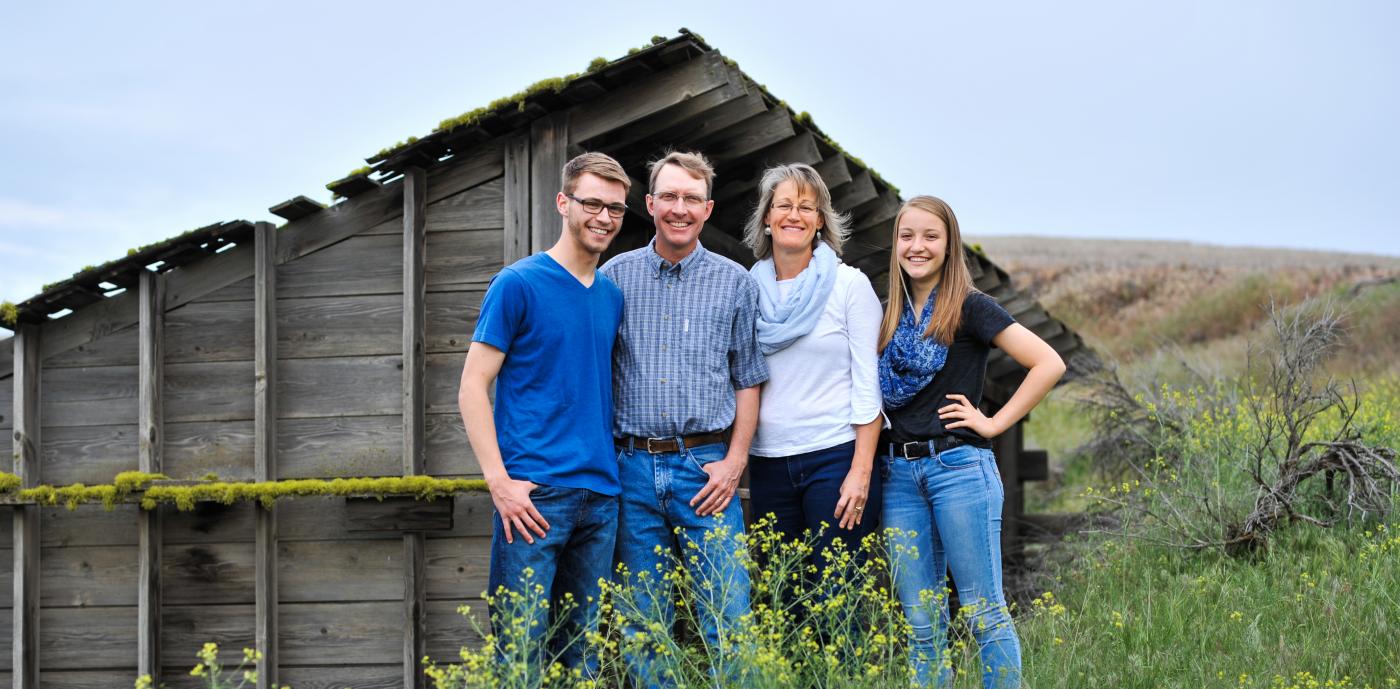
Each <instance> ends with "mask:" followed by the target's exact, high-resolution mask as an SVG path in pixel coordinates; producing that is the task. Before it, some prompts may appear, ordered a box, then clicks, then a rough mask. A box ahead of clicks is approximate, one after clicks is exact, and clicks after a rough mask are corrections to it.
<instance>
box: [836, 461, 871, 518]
mask: <svg viewBox="0 0 1400 689" xmlns="http://www.w3.org/2000/svg"><path fill="white" fill-rule="evenodd" d="M869 495H870V470H869V469H864V470H862V469H861V468H860V467H851V470H850V471H848V472H846V480H844V481H842V482H841V499H840V500H837V501H836V514H835V515H834V516H835V517H836V520H837V521H836V523H837V525H838V526H840V527H841V528H843V529H845V530H847V531H851V530H853V529H855V528H856V527H857V526H859V525H860V520H861V518H862V517H864V516H865V500H866V498H868V497H869Z"/></svg>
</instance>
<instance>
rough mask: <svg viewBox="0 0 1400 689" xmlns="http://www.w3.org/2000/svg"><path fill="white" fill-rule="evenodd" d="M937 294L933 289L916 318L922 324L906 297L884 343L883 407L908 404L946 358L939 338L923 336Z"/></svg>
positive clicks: (881, 363) (881, 387)
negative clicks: (887, 339)
mask: <svg viewBox="0 0 1400 689" xmlns="http://www.w3.org/2000/svg"><path fill="white" fill-rule="evenodd" d="M937 297H938V290H936V289H935V290H934V291H933V293H932V294H930V295H928V301H927V302H925V303H924V313H923V315H922V316H920V317H919V323H922V324H923V325H919V324H918V323H915V322H914V309H913V308H912V307H911V306H910V305H909V302H910V301H911V300H910V299H908V298H907V297H906V298H905V301H904V310H903V311H902V312H901V313H900V314H899V326H898V327H897V328H895V331H894V337H892V338H890V343H889V344H887V345H885V351H883V352H881V353H880V367H879V369H880V394H881V395H882V396H883V397H884V401H885V406H886V407H888V408H890V409H898V408H900V407H902V406H904V405H906V404H909V400H912V399H914V395H917V394H918V393H919V391H920V390H923V389H924V386H926V385H928V384H929V381H931V380H933V376H934V375H935V374H937V373H938V371H939V370H941V369H942V368H943V362H945V361H947V360H948V348H947V347H945V346H943V345H942V344H940V343H939V342H938V340H935V339H933V338H931V337H930V338H925V337H924V336H923V330H924V327H926V326H927V325H928V319H929V318H931V317H932V316H933V302H934V300H935V299H936V298H937Z"/></svg>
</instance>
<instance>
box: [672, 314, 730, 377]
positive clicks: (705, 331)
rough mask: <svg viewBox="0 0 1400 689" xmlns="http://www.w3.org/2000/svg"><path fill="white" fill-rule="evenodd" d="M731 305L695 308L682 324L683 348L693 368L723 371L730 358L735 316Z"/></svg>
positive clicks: (689, 364) (714, 371) (687, 362)
mask: <svg viewBox="0 0 1400 689" xmlns="http://www.w3.org/2000/svg"><path fill="white" fill-rule="evenodd" d="M729 308H731V307H730V306H729V305H727V304H723V303H718V304H710V305H706V306H703V307H701V308H697V309H695V310H694V311H693V312H691V313H690V314H689V315H687V316H686V318H685V319H683V320H682V321H681V323H680V324H679V325H680V328H679V330H680V342H681V351H682V352H683V353H684V354H685V361H686V364H687V365H688V366H689V367H691V370H693V371H701V372H706V373H711V374H714V373H721V372H723V371H725V370H726V369H727V368H728V366H727V362H728V360H729V339H730V338H729V331H730V324H731V321H732V319H731V318H730V314H729V313H728V311H729Z"/></svg>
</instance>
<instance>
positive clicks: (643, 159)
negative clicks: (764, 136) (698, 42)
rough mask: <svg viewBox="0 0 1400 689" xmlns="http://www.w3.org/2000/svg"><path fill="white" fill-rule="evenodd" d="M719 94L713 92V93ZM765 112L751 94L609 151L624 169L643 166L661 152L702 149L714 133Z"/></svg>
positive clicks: (763, 107) (657, 156) (762, 105)
mask: <svg viewBox="0 0 1400 689" xmlns="http://www.w3.org/2000/svg"><path fill="white" fill-rule="evenodd" d="M719 92H720V91H715V93H719ZM687 105H689V104H687ZM673 109H680V108H679V107H678V108H673ZM687 109H688V108H687ZM767 109H768V106H767V104H765V103H764V102H763V97H762V96H760V95H758V94H757V93H751V94H749V95H747V96H745V97H743V98H738V99H735V100H731V101H728V102H726V103H724V104H722V105H719V106H716V107H713V108H711V109H710V110H708V111H706V112H704V113H702V115H701V116H699V117H693V118H691V119H688V120H683V121H680V122H676V123H675V124H673V125H671V126H670V127H667V128H666V129H664V130H661V131H658V132H656V133H655V134H654V135H653V136H651V137H649V138H646V139H643V140H641V141H637V142H635V143H633V144H632V145H629V146H626V147H623V148H615V149H609V150H611V151H612V155H613V157H615V158H617V160H618V162H620V163H622V165H623V166H624V167H632V166H634V165H645V164H646V163H648V162H650V161H651V160H653V159H655V158H659V157H661V153H662V152H663V151H666V150H668V149H669V150H689V149H699V148H703V144H702V142H703V141H705V139H706V138H707V137H712V136H714V135H717V134H718V132H721V131H724V130H725V129H727V128H729V127H731V126H733V125H736V124H739V123H740V122H743V121H744V120H747V119H750V118H752V117H754V116H755V115H759V114H761V113H763V112H765V111H766V110H767ZM667 112H668V113H669V112H670V111H667Z"/></svg>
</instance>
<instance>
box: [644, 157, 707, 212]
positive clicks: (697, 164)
mask: <svg viewBox="0 0 1400 689" xmlns="http://www.w3.org/2000/svg"><path fill="white" fill-rule="evenodd" d="M667 165H675V166H676V167H678V168H680V169H682V170H685V171H686V172H688V173H690V176H691V177H694V178H695V179H703V180H705V198H706V200H708V199H709V198H710V196H712V195H714V191H715V168H714V166H713V165H710V161H709V159H708V158H706V157H705V156H704V154H701V153H692V152H685V151H671V152H670V153H667V154H666V155H665V156H663V157H662V158H661V159H660V160H657V161H655V162H653V163H652V164H651V180H650V181H649V182H648V183H647V192H648V193H652V194H654V193H656V177H657V175H660V174H661V168H663V167H666V166H667Z"/></svg>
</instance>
